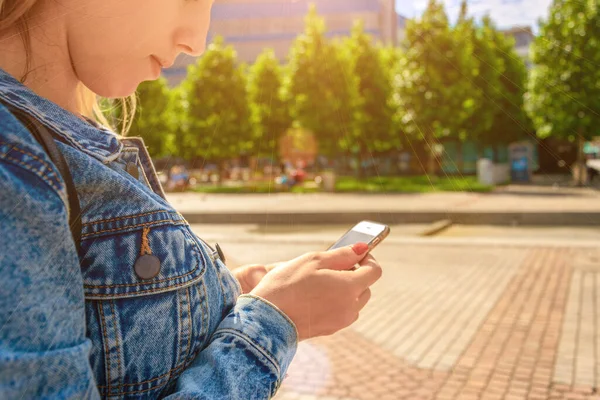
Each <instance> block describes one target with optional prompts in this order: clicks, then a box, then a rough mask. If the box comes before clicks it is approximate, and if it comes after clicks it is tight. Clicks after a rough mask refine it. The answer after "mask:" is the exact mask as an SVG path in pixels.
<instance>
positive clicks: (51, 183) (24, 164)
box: [2, 155, 62, 199]
mask: <svg viewBox="0 0 600 400" xmlns="http://www.w3.org/2000/svg"><path fill="white" fill-rule="evenodd" d="M2 159H4V160H10V161H14V162H16V163H17V164H19V165H21V166H22V167H23V168H25V169H26V170H28V171H29V172H33V173H34V174H35V175H36V176H37V177H38V178H40V179H41V180H43V181H44V182H46V183H47V184H48V185H50V186H51V187H52V189H54V190H55V191H57V192H58V193H60V192H61V190H60V188H58V187H57V186H56V184H55V183H54V182H52V181H51V180H50V178H48V177H47V176H46V175H45V174H44V173H43V172H42V171H41V170H39V169H37V168H35V167H32V166H31V165H29V164H27V163H26V162H24V161H23V160H19V159H18V158H14V157H11V156H6V155H5V156H3V157H2ZM59 197H61V199H62V196H59Z"/></svg>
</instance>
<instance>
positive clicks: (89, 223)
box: [83, 210, 183, 226]
mask: <svg viewBox="0 0 600 400" xmlns="http://www.w3.org/2000/svg"><path fill="white" fill-rule="evenodd" d="M159 213H168V214H176V215H179V216H180V217H182V218H183V216H182V215H181V214H180V213H178V212H177V211H168V210H158V211H150V212H146V213H143V214H134V215H127V216H125V217H118V218H109V219H99V220H96V221H90V222H86V223H85V224H83V226H88V225H97V224H101V223H105V222H115V221H121V220H124V219H128V218H131V219H133V218H139V217H145V216H147V215H152V214H159ZM177 222H179V221H177Z"/></svg>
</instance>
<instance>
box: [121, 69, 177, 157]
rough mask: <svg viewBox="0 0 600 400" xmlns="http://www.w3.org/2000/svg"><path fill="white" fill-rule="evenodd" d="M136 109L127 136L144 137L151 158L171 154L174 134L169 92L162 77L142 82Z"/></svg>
mask: <svg viewBox="0 0 600 400" xmlns="http://www.w3.org/2000/svg"><path fill="white" fill-rule="evenodd" d="M137 97H138V101H137V111H136V114H135V117H134V120H133V123H132V124H131V128H130V129H129V132H128V136H139V137H142V138H143V139H144V143H145V144H146V147H147V148H148V153H150V156H151V157H153V158H158V157H162V156H165V155H168V154H172V152H173V147H174V134H173V130H172V126H171V125H170V124H169V120H170V119H171V115H169V114H170V112H171V110H170V98H171V94H170V91H169V89H168V87H167V82H166V80H165V79H164V78H160V79H158V80H155V81H147V82H142V83H141V84H140V85H139V86H138V89H137Z"/></svg>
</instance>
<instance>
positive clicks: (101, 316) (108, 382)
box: [98, 301, 112, 395]
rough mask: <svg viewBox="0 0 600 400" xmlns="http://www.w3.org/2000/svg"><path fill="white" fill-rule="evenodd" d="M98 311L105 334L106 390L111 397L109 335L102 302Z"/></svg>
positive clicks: (99, 303)
mask: <svg viewBox="0 0 600 400" xmlns="http://www.w3.org/2000/svg"><path fill="white" fill-rule="evenodd" d="M98 310H100V319H101V320H102V331H103V332H104V338H103V342H104V362H105V364H106V368H105V369H106V383H107V385H106V390H107V392H108V393H109V395H110V389H111V387H112V386H111V384H110V382H111V378H110V370H111V368H110V353H109V351H108V334H107V333H106V320H105V319H104V309H103V304H102V302H101V301H99V302H98Z"/></svg>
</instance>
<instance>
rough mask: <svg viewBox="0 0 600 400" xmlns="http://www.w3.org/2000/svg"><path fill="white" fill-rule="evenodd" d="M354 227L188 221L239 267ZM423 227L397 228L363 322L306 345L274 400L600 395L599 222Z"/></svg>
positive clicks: (287, 254) (315, 244)
mask: <svg viewBox="0 0 600 400" xmlns="http://www.w3.org/2000/svg"><path fill="white" fill-rule="evenodd" d="M346 228H347V227H345V226H284V227H281V226H274V227H271V228H264V227H263V228H260V227H257V226H253V225H242V226H224V225H212V226H211V225H194V226H193V229H194V231H195V232H196V233H198V234H199V235H200V236H201V237H203V238H204V239H206V240H208V241H210V242H217V241H218V242H219V243H220V245H221V246H222V247H223V248H224V250H225V252H226V253H227V254H230V255H231V257H233V258H235V260H234V262H235V263H238V264H245V263H270V262H276V261H281V260H286V259H290V258H293V257H296V256H298V255H300V254H302V253H304V252H307V251H312V250H315V249H324V248H326V246H327V245H328V244H330V243H331V242H333V241H334V240H335V239H336V238H337V237H338V236H339V235H341V234H342V233H343V232H344V231H345V230H346ZM424 228H426V226H423V225H407V226H394V227H392V234H391V235H390V237H389V238H388V239H387V240H386V241H385V242H384V243H382V244H381V245H380V246H379V247H378V248H377V249H376V250H375V251H374V254H375V256H376V257H377V258H378V260H379V261H380V263H381V265H382V266H383V269H384V276H383V278H382V279H381V280H380V282H378V283H377V284H376V285H375V286H374V287H373V297H372V301H371V302H370V304H369V305H368V306H367V307H366V308H365V309H364V310H363V312H362V313H361V317H360V319H359V321H358V322H357V323H356V324H355V325H353V326H352V327H351V328H349V329H346V330H344V331H342V332H339V333H337V334H336V335H333V336H331V337H327V338H318V339H313V340H309V341H306V342H303V343H301V344H300V346H299V349H298V353H297V355H296V358H295V360H294V362H293V363H292V366H291V367H290V370H289V376H288V377H287V378H286V380H285V381H284V384H283V385H282V388H281V389H280V391H279V393H278V395H277V396H276V399H277V400H288V399H289V400H293V399H303V400H309V399H323V400H325V399H329V400H334V399H375V398H377V399H441V400H443V399H504V398H506V399H550V398H552V399H554V398H555V399H563V398H564V399H567V398H568V399H585V398H590V399H592V398H594V399H600V397H598V396H597V395H595V394H594V393H595V389H594V388H595V387H597V386H598V385H600V246H598V243H599V241H598V239H599V238H600V229H594V228H585V229H580V228H561V227H557V228H552V227H550V228H526V227H519V228H510V227H509V228H500V227H461V226H457V227H451V228H450V229H448V230H446V231H444V232H442V233H441V234H440V235H439V236H436V237H433V238H423V237H420V236H419V234H420V232H422V230H423V229H424Z"/></svg>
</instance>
